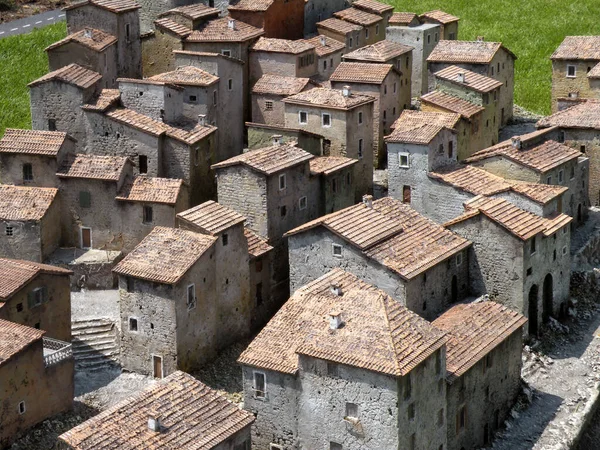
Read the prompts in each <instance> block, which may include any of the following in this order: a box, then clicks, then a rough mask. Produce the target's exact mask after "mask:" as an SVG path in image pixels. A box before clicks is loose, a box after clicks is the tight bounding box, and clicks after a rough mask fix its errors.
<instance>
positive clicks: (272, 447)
mask: <svg viewBox="0 0 600 450" xmlns="http://www.w3.org/2000/svg"><path fill="white" fill-rule="evenodd" d="M269 450H283V447H282V446H281V445H277V444H269Z"/></svg>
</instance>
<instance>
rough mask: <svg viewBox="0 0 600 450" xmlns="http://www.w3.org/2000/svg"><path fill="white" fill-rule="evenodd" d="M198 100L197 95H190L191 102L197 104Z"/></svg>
mask: <svg viewBox="0 0 600 450" xmlns="http://www.w3.org/2000/svg"><path fill="white" fill-rule="evenodd" d="M197 100H198V97H196V96H195V95H190V102H194V103H195V102H196V101H197Z"/></svg>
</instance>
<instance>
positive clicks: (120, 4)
mask: <svg viewBox="0 0 600 450" xmlns="http://www.w3.org/2000/svg"><path fill="white" fill-rule="evenodd" d="M85 5H93V6H97V7H98V8H102V9H105V10H107V11H110V12H113V13H117V14H120V13H124V12H128V11H133V10H135V9H138V8H141V6H140V5H139V4H138V3H136V2H134V1H133V0H85V1H83V2H79V3H74V4H72V5H69V6H66V7H64V8H63V10H65V11H67V10H70V9H76V8H79V7H80V6H85Z"/></svg>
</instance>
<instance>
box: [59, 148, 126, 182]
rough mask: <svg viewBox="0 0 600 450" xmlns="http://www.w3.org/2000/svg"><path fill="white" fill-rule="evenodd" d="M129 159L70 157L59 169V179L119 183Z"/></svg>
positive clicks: (96, 156) (93, 156) (98, 156)
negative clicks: (83, 179)
mask: <svg viewBox="0 0 600 450" xmlns="http://www.w3.org/2000/svg"><path fill="white" fill-rule="evenodd" d="M127 161H128V159H127V158H126V157H125V156H108V155H83V154H79V155H69V157H67V158H66V159H65V161H64V162H63V164H62V165H61V166H60V167H59V169H58V172H56V176H57V177H59V178H88V179H92V180H103V181H119V180H120V179H121V174H122V173H123V170H124V169H125V165H126V164H127Z"/></svg>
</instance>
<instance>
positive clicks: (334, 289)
mask: <svg viewBox="0 0 600 450" xmlns="http://www.w3.org/2000/svg"><path fill="white" fill-rule="evenodd" d="M331 293H332V294H333V295H335V296H336V297H341V296H342V295H344V292H343V291H342V287H341V286H340V285H339V284H332V285H331Z"/></svg>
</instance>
